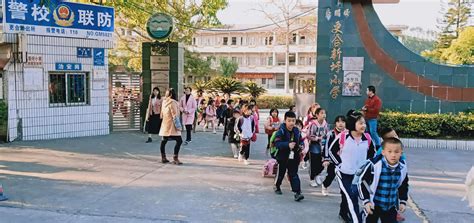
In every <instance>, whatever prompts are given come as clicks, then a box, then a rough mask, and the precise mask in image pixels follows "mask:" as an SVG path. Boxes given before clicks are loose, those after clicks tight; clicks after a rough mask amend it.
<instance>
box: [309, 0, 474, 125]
mask: <svg viewBox="0 0 474 223" xmlns="http://www.w3.org/2000/svg"><path fill="white" fill-rule="evenodd" d="M360 2H362V3H360ZM336 4H337V0H328V1H319V8H318V16H319V18H320V19H319V20H318V47H317V48H318V49H317V52H318V57H317V75H316V78H317V96H316V100H317V101H318V102H319V103H320V104H322V106H324V107H326V108H328V110H329V115H330V117H329V118H332V117H334V116H335V115H338V114H345V113H346V112H347V111H348V110H349V109H352V108H355V109H359V108H361V107H362V106H363V104H364V100H365V99H366V95H365V89H366V87H367V86H368V85H374V86H375V87H376V89H377V94H378V95H379V96H380V97H381V99H382V100H383V108H384V109H395V110H401V111H412V112H427V113H438V112H443V113H445V112H458V111H463V110H466V109H468V108H474V67H473V66H471V67H468V66H465V67H453V66H445V65H438V64H433V63H431V62H429V61H427V60H425V59H424V58H423V57H421V56H419V55H417V54H415V53H413V52H411V51H410V50H408V49H406V48H405V47H404V46H403V45H402V44H401V43H400V42H399V41H398V40H397V39H396V38H395V37H393V36H392V35H391V34H390V33H389V32H388V31H387V30H386V29H385V27H384V26H383V24H382V23H381V22H380V20H379V18H378V16H377V14H376V12H375V10H374V8H373V6H372V4H371V3H369V1H367V0H350V1H344V3H343V5H342V6H340V7H342V11H344V10H346V9H348V10H349V11H350V14H349V16H348V17H345V16H342V18H341V19H340V20H341V23H342V30H343V40H344V43H343V45H342V47H341V50H342V52H343V53H342V57H364V58H365V62H364V70H363V71H362V88H361V93H362V96H360V97H346V96H341V95H340V94H339V95H338V96H337V98H336V99H333V98H332V97H331V94H330V91H331V89H332V87H333V85H331V84H330V79H332V78H333V75H334V72H331V71H330V69H329V67H330V64H331V59H330V55H331V38H333V35H332V33H331V29H332V28H333V25H334V23H335V19H338V18H335V17H334V16H333V17H332V18H331V19H330V20H329V21H328V20H327V19H326V10H327V9H328V8H330V9H331V11H334V9H336V8H337V7H338V6H337V5H336ZM353 6H354V7H353ZM358 9H360V10H359V11H358ZM420 16H422V15H420ZM364 23H366V24H368V26H367V27H364ZM337 77H338V79H340V80H341V81H342V79H343V72H342V71H341V72H340V73H339V74H337ZM341 90H342V85H341ZM331 111H332V112H331Z"/></svg>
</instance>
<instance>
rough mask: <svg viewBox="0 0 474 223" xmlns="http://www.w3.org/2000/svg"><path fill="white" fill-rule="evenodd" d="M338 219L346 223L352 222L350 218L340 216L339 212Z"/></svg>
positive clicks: (344, 215)
mask: <svg viewBox="0 0 474 223" xmlns="http://www.w3.org/2000/svg"><path fill="white" fill-rule="evenodd" d="M339 219H340V220H341V221H343V222H346V223H350V222H352V220H351V218H350V217H349V216H348V215H347V214H342V213H340V212H339Z"/></svg>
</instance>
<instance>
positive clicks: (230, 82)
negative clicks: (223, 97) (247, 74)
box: [210, 76, 244, 95]
mask: <svg viewBox="0 0 474 223" xmlns="http://www.w3.org/2000/svg"><path fill="white" fill-rule="evenodd" d="M210 86H211V88H212V89H213V90H214V91H217V92H220V93H224V94H226V93H227V94H229V95H232V94H235V93H240V92H242V91H243V90H244V87H243V86H242V83H241V82H240V81H238V80H236V79H233V78H230V77H222V76H220V77H215V78H213V79H212V80H211V82H210Z"/></svg>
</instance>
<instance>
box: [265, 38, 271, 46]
mask: <svg viewBox="0 0 474 223" xmlns="http://www.w3.org/2000/svg"><path fill="white" fill-rule="evenodd" d="M265 45H267V46H269V45H273V36H269V37H265Z"/></svg>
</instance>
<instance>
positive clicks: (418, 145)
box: [401, 138, 474, 151]
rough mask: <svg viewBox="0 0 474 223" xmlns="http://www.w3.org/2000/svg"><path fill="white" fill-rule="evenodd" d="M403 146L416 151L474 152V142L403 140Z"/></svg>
mask: <svg viewBox="0 0 474 223" xmlns="http://www.w3.org/2000/svg"><path fill="white" fill-rule="evenodd" d="M401 140H402V142H403V145H404V146H406V147H408V148H415V149H447V150H467V151H474V141H472V140H470V141H468V140H448V139H413V138H402V139H401Z"/></svg>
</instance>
